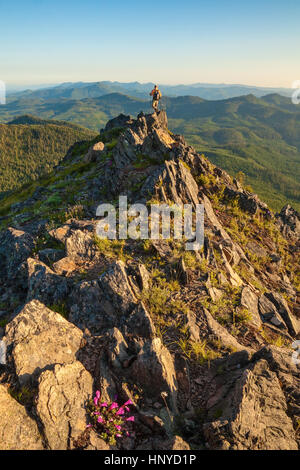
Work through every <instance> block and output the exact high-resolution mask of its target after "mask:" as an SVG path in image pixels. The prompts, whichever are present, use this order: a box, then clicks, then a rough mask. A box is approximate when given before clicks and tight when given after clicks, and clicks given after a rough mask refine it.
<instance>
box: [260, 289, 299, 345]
mask: <svg viewBox="0 0 300 470" xmlns="http://www.w3.org/2000/svg"><path fill="white" fill-rule="evenodd" d="M266 296H267V298H268V299H269V300H270V301H271V302H272V303H273V304H274V305H275V307H276V309H277V311H278V313H279V315H280V316H281V318H282V320H283V321H284V323H285V324H286V326H287V328H288V330H289V333H290V334H291V335H292V336H297V334H298V333H299V332H300V320H298V319H297V318H295V316H294V315H293V314H292V312H291V310H290V308H289V306H288V304H287V301H286V300H285V299H284V298H283V297H282V296H281V295H280V294H278V293H277V292H270V293H268V294H266Z"/></svg>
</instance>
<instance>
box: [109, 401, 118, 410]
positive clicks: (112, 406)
mask: <svg viewBox="0 0 300 470" xmlns="http://www.w3.org/2000/svg"><path fill="white" fill-rule="evenodd" d="M115 408H119V405H118V403H116V402H115V401H114V402H113V403H112V404H111V405H110V407H109V409H110V410H114V409H115Z"/></svg>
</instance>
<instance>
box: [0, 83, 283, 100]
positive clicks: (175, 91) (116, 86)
mask: <svg viewBox="0 0 300 470" xmlns="http://www.w3.org/2000/svg"><path fill="white" fill-rule="evenodd" d="M153 85H154V83H152V82H149V83H139V82H130V83H122V82H111V81H101V82H91V83H86V82H77V83H62V84H61V85H58V86H52V87H49V86H47V87H44V88H39V89H34V90H32V89H30V90H25V91H21V92H18V93H14V94H11V96H10V97H9V99H15V98H18V99H19V98H20V96H27V97H31V98H32V99H33V98H43V99H56V98H68V99H75V100H78V99H79V100H81V99H84V98H97V97H99V96H102V95H107V94H110V93H122V94H125V95H130V96H133V97H135V98H142V99H145V98H146V97H147V96H148V93H149V92H150V90H151V89H152V87H153ZM159 87H160V89H161V91H162V93H163V94H164V95H167V96H171V97H175V96H186V95H192V96H199V97H200V98H204V99H207V100H220V99H226V98H233V97H235V96H242V95H249V94H253V95H254V96H257V97H261V96H264V95H267V94H271V93H278V94H280V95H283V96H288V97H290V96H291V94H292V90H291V89H288V88H268V87H257V86H248V85H239V84H233V85H227V84H222V83H220V84H210V83H194V84H192V85H161V84H160V85H159Z"/></svg>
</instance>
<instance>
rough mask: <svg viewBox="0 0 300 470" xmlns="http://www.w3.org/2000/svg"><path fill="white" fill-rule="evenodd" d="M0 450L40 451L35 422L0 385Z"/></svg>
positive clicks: (41, 444)
mask: <svg viewBox="0 0 300 470" xmlns="http://www.w3.org/2000/svg"><path fill="white" fill-rule="evenodd" d="M0 416H1V419H0V450H42V449H43V443H42V439H41V436H40V433H39V431H38V427H37V424H36V422H35V421H34V420H33V419H32V418H30V417H29V416H28V413H27V411H26V410H25V408H24V407H23V406H22V405H20V404H19V403H18V402H17V401H16V400H14V399H13V398H12V397H11V396H10V394H9V393H8V391H7V389H6V388H5V387H4V386H3V385H0Z"/></svg>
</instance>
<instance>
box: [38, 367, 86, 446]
mask: <svg viewBox="0 0 300 470" xmlns="http://www.w3.org/2000/svg"><path fill="white" fill-rule="evenodd" d="M92 391H93V380H92V377H91V375H90V374H89V373H88V372H87V371H86V370H85V368H84V367H83V365H82V364H81V363H80V362H78V361H76V362H73V363H72V364H65V365H56V366H55V367H54V369H53V370H51V371H50V370H47V371H45V372H43V373H42V374H41V376H40V378H39V392H38V398H37V413H38V416H39V418H40V420H41V422H42V424H43V428H44V433H45V437H46V439H47V442H48V445H49V448H50V449H51V450H65V449H72V448H73V447H74V443H73V441H74V440H75V439H77V438H78V437H79V436H80V434H81V433H83V432H84V430H85V429H86V425H87V414H86V402H87V400H89V399H90V398H91V397H92Z"/></svg>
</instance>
